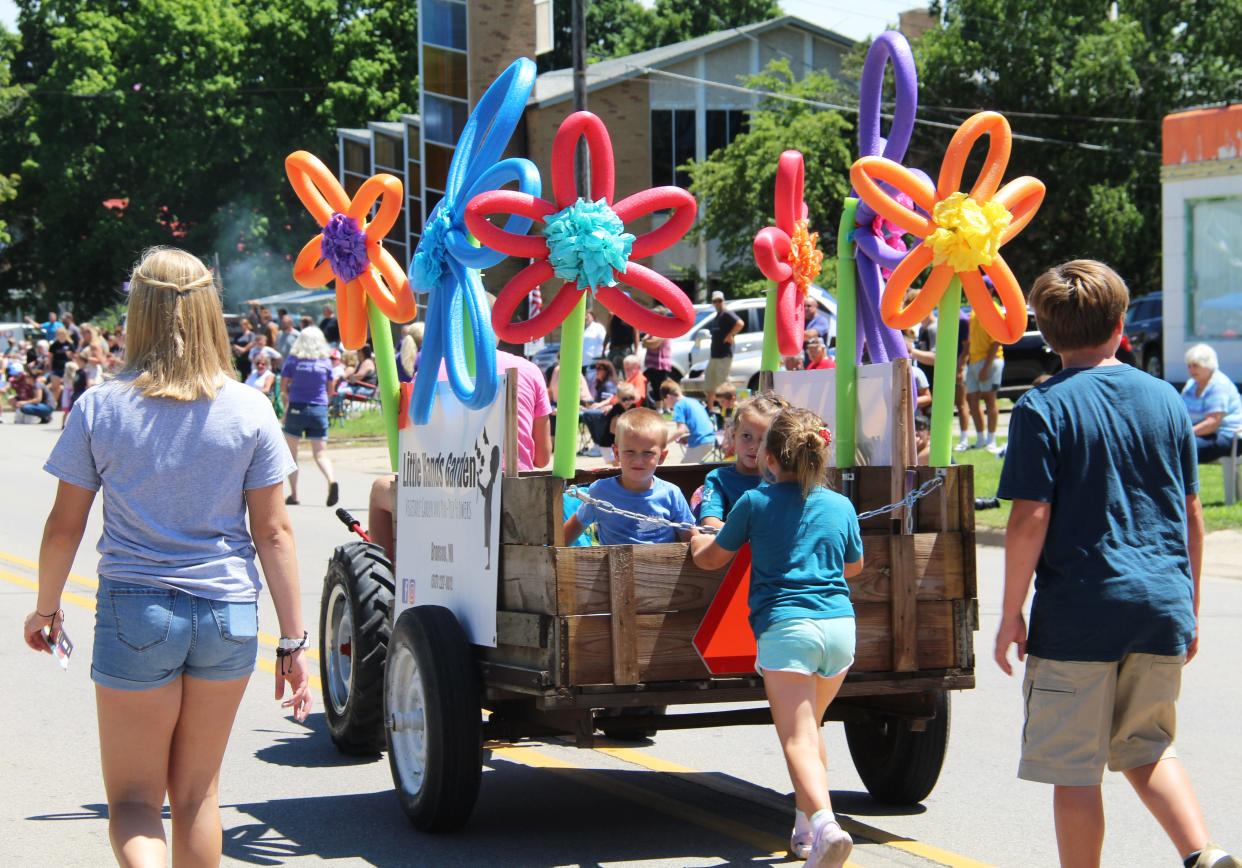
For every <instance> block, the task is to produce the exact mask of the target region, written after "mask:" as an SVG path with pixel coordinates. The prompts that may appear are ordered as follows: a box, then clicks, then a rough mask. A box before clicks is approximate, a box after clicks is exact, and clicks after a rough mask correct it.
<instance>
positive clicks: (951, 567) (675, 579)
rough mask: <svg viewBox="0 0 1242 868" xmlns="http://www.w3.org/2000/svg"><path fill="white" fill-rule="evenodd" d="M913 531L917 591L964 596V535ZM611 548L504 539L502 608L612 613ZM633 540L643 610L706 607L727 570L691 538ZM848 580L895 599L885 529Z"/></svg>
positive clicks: (859, 594)
mask: <svg viewBox="0 0 1242 868" xmlns="http://www.w3.org/2000/svg"><path fill="white" fill-rule="evenodd" d="M910 539H911V540H912V544H913V559H912V563H911V568H910V582H911V583H912V585H913V588H914V595H915V597H916V598H917V599H919V600H946V599H961V598H962V597H963V594H964V590H963V571H962V558H963V549H962V540H961V535H960V534H934V533H926V534H915V535H914V536H913V537H910ZM613 548H614V547H613V546H591V547H590V548H556V549H553V548H547V547H534V546H518V545H507V546H504V547H503V548H502V556H501V557H502V560H501V564H502V576H503V579H502V582H501V586H500V588H501V590H500V608H501V609H502V610H509V611H514V612H536V613H540V614H549V615H551V614H560V615H604V614H607V613H609V612H610V611H612V610H611V604H612V603H611V601H612V597H611V590H610V587H609V578H608V557H609V555H608V553H609V552H610V551H611V550H612V549H613ZM633 548H634V552H633V556H632V563H633V569H634V601H635V610H636V612H637V613H638V614H640V615H654V614H658V613H660V612H680V611H688V610H702V609H705V608H706V607H707V606H708V605H709V604H710V603H711V601H712V599H713V598H714V597H715V595H716V591H717V590H718V589H719V587H720V583H721V581H722V580H723V579H724V573H725V570H703V569H700V568H699V567H696V566H695V565H694V561H692V560H691V559H690V557H689V546H687V545H686V544H685V543H662V544H660V545H646V546H635V547H633ZM849 584H850V595H851V597H852V598H853V600H854V601H855V602H863V603H886V602H888V601H889V600H890V599H891V594H892V592H891V588H892V553H891V551H890V543H889V537H888V535H887V534H881V535H876V534H865V535H864V536H863V571H862V573H860V574H859V575H857V576H855V577H854V578H853V579H850V583H849Z"/></svg>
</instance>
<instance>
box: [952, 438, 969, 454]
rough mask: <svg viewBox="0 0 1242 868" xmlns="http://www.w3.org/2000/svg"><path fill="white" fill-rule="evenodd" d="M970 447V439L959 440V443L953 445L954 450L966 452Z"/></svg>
mask: <svg viewBox="0 0 1242 868" xmlns="http://www.w3.org/2000/svg"><path fill="white" fill-rule="evenodd" d="M969 448H970V441H969V440H959V441H957V445H956V446H954V447H953V451H954V452H965V451H966V450H967V449H969Z"/></svg>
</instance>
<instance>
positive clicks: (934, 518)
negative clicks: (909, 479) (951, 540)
mask: <svg viewBox="0 0 1242 868" xmlns="http://www.w3.org/2000/svg"><path fill="white" fill-rule="evenodd" d="M937 469H938V468H935V467H919V468H918V472H917V475H916V477H915V480H916V481H917V482H918V484H919V485H922V484H923V483H924V482H926V481H927V480H928V479H931V478H932V477H933V476H935V475H936V471H937ZM943 469H944V470H945V471H946V473H945V480H944V484H943V485H941V487H940V488H939V489H937V490H936V491H934V492H933V493H932V494H930V495H929V496H927V497H925V498H923V499H922V500H920V501H919V507H918V512H917V513H916V515H915V529H916V530H918V531H922V532H926V533H936V532H938V531H939V532H945V531H949V532H952V531H960V530H962V529H963V528H964V527H965V526H966V525H967V524H969V526H970V527H971V528H972V529H973V528H974V514H975V512H974V509H975V499H974V496H973V495H972V496H971V498H970V504H969V512H968V513H963V511H962V506H963V504H962V501H961V497H960V494H959V488H960V486H961V480H962V479H963V478H965V476H966V475H967V474H969V473H970V472H971V471H972V470H973V468H972V467H971V466H970V465H969V464H964V465H958V466H956V467H946V468H943Z"/></svg>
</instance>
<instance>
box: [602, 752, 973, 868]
mask: <svg viewBox="0 0 1242 868" xmlns="http://www.w3.org/2000/svg"><path fill="white" fill-rule="evenodd" d="M595 750H596V751H598V752H599V753H602V754H607V755H608V756H610V757H613V758H614V759H619V760H621V761H622V762H628V763H633V764H634V765H637V766H642V767H643V768H646V769H651V770H652V771H656V772H664V773H668V774H688V773H690V774H697V773H699V770H698V769H692V768H690V767H689V766H683V765H680V764H679V763H675V762H670V761H669V760H666V759H661V758H660V757H655V756H652V755H651V754H648V753H645V752H643V751H640V750H636V749H634V748H629V747H597V748H595ZM837 822H839V823H840V824H841V828H842V829H844V830H845V831H847V832H849V833H850V834H851V835H858V836H860V837H863V838H866V839H867V840H868V841H873V842H874V843H876V844H881V845H883V846H885V847H892V848H893V849H895V850H901V851H902V852H905V853H909V854H911V855H913V856H919V857H922V858H923V859H928V860H930V861H932V862H936V863H938V864H940V865H948V866H951V868H990V866H989V865H988V863H986V862H979V861H977V860H975V859H971V858H970V857H969V856H963V855H961V854H959V853H953V852H951V851H949V850H944V849H941V848H940V847H936V846H934V845H932V844H925V843H923V842H922V841H916V840H913V839H911V838H906V837H903V836H901V835H894V834H893V833H892V832H886V831H884V830H883V829H877V828H876V827H875V826H869V825H867V824H866V823H860V822H858V821H857V820H854V819H851V818H849V817H845V816H842V815H840V814H838V815H837Z"/></svg>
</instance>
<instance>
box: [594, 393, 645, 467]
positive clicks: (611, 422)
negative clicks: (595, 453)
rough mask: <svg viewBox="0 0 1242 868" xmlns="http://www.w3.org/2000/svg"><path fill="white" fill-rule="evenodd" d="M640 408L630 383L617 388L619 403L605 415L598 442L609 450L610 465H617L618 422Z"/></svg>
mask: <svg viewBox="0 0 1242 868" xmlns="http://www.w3.org/2000/svg"><path fill="white" fill-rule="evenodd" d="M637 406H638V392H637V391H636V390H635V389H634V387H633V386H631V385H630V384H629V383H621V384H620V385H619V386H617V402H616V403H615V404H613V405H612V406H611V407H609V408H608V412H607V413H605V414H604V427H603V431H602V432H601V436H600V439H599V440H598V441H597V442H598V443H599V445H600V446H601V447H602V448H604V449H607V450H609V455H610V463H611V464H616V463H617V456H616V452H615V450H614V449H613V447H614V446H615V445H616V443H617V420H618V419H620V418H621V415H622V414H623V413H625V412H627V411H629V410H633V409H634V408H635V407H637Z"/></svg>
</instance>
